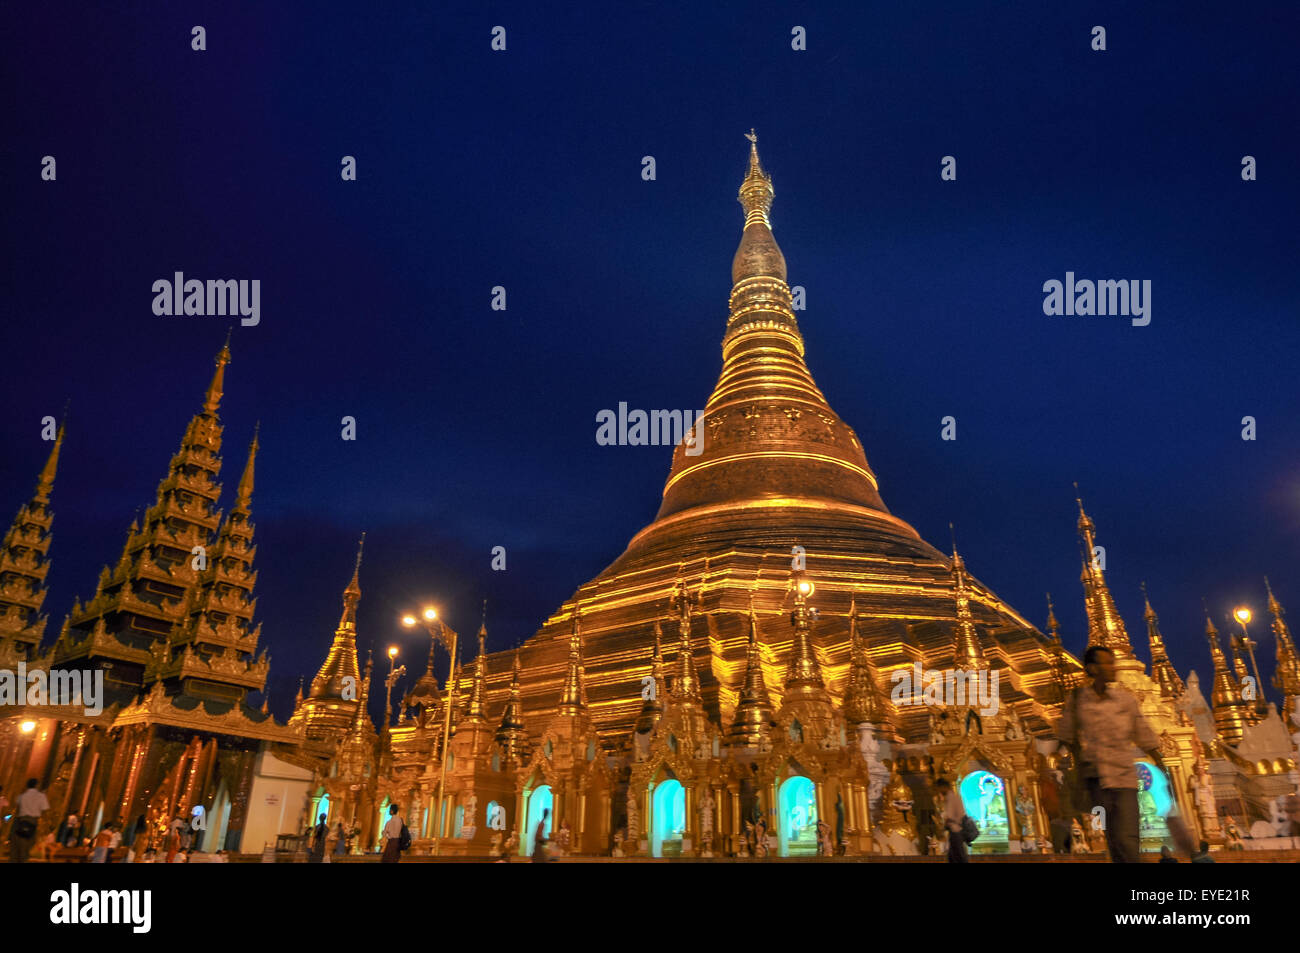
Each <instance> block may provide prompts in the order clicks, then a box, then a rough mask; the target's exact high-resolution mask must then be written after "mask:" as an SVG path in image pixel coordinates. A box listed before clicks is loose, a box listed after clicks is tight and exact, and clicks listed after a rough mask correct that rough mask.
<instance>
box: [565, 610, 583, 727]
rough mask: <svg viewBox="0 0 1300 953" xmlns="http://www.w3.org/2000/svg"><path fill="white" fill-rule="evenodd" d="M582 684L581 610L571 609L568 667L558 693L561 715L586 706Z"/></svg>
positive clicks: (579, 710) (574, 711)
mask: <svg viewBox="0 0 1300 953" xmlns="http://www.w3.org/2000/svg"><path fill="white" fill-rule="evenodd" d="M583 694H584V690H583V685H582V610H581V609H574V610H573V628H572V630H571V631H570V632H569V669H568V672H567V673H566V674H565V676H564V690H563V692H562V693H561V695H560V709H559V713H560V714H561V715H577V714H579V713H580V712H582V711H583V710H584V709H585V708H586V707H587V706H586V703H585V702H584V701H583Z"/></svg>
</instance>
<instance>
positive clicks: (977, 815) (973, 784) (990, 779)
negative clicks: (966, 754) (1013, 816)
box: [958, 771, 1011, 854]
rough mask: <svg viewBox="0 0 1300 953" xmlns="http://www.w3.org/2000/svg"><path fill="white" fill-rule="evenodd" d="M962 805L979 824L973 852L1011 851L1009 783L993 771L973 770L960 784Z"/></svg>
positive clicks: (997, 852)
mask: <svg viewBox="0 0 1300 953" xmlns="http://www.w3.org/2000/svg"><path fill="white" fill-rule="evenodd" d="M958 791H959V793H960V794H961V800H962V804H963V805H964V806H965V808H966V813H967V814H969V815H970V817H971V820H973V821H974V822H975V823H976V824H978V825H979V829H980V836H979V839H978V840H976V841H975V843H973V844H972V845H971V848H970V850H971V853H972V854H1005V853H1008V852H1009V851H1010V850H1011V823H1010V821H1009V819H1008V816H1007V795H1006V785H1005V784H1004V783H1003V781H1002V779H1001V778H1000V777H998V776H997V775H996V774H994V773H993V772H991V771H972V772H971V773H970V774H968V775H966V776H965V777H964V778H962V779H961V784H960V785H958Z"/></svg>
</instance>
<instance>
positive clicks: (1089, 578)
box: [1074, 483, 1134, 658]
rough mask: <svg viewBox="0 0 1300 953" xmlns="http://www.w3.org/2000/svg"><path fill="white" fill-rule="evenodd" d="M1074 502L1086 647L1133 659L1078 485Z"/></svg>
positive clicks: (1091, 522)
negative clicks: (1080, 553)
mask: <svg viewBox="0 0 1300 953" xmlns="http://www.w3.org/2000/svg"><path fill="white" fill-rule="evenodd" d="M1074 492H1075V502H1077V503H1078V504H1079V524H1078V526H1079V538H1080V540H1081V541H1082V543H1083V548H1084V559H1083V575H1082V579H1083V590H1084V602H1085V604H1086V605H1087V609H1088V644H1089V645H1100V646H1103V647H1104V648H1108V649H1110V650H1111V651H1112V652H1114V653H1115V654H1116V655H1117V656H1120V657H1128V658H1133V657H1134V656H1133V644H1132V643H1131V642H1130V641H1129V637H1128V629H1126V628H1125V627H1124V620H1123V619H1122V618H1121V617H1120V614H1119V610H1118V609H1117V608H1116V607H1115V599H1114V597H1113V596H1112V595H1111V594H1110V587H1109V586H1107V585H1106V577H1105V572H1104V570H1103V569H1102V560H1101V559H1100V557H1099V555H1098V553H1097V527H1096V525H1095V524H1094V523H1093V521H1092V519H1091V517H1089V516H1088V514H1087V513H1086V512H1085V511H1084V509H1083V498H1082V497H1081V496H1080V495H1079V484H1077V483H1076V484H1074Z"/></svg>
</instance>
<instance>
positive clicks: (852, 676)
mask: <svg viewBox="0 0 1300 953" xmlns="http://www.w3.org/2000/svg"><path fill="white" fill-rule="evenodd" d="M890 716H891V712H890V709H889V704H888V702H887V701H886V700H885V696H884V694H883V693H882V692H881V691H880V685H879V683H878V682H877V681H876V668H875V666H874V665H872V664H871V656H870V655H869V654H868V653H867V645H866V640H865V639H863V638H862V636H861V634H860V633H859V632H858V600H857V598H856V597H853V598H851V599H850V601H849V686H848V689H847V690H846V691H845V693H844V717H845V719H846V720H847V721H848V722H849V723H850V724H854V725H862V724H871V725H876V726H886V725H888V726H889V727H893V721H892V718H891V717H890Z"/></svg>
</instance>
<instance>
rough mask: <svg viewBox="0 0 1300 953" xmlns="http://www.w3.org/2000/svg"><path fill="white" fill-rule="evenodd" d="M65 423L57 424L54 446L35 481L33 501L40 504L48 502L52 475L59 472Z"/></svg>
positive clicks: (52, 482)
mask: <svg viewBox="0 0 1300 953" xmlns="http://www.w3.org/2000/svg"><path fill="white" fill-rule="evenodd" d="M65 426H66V424H65V423H60V424H59V432H58V433H57V434H55V436H54V446H53V447H51V448H50V455H49V456H48V457H47V458H46V460H45V466H44V467H42V468H41V475H40V478H39V479H38V480H37V481H36V493H35V497H34V499H35V500H38V501H40V502H41V503H48V502H50V491H51V490H53V489H54V475H55V474H56V473H57V472H58V470H59V451H60V450H62V449H63V429H64V427H65Z"/></svg>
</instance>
